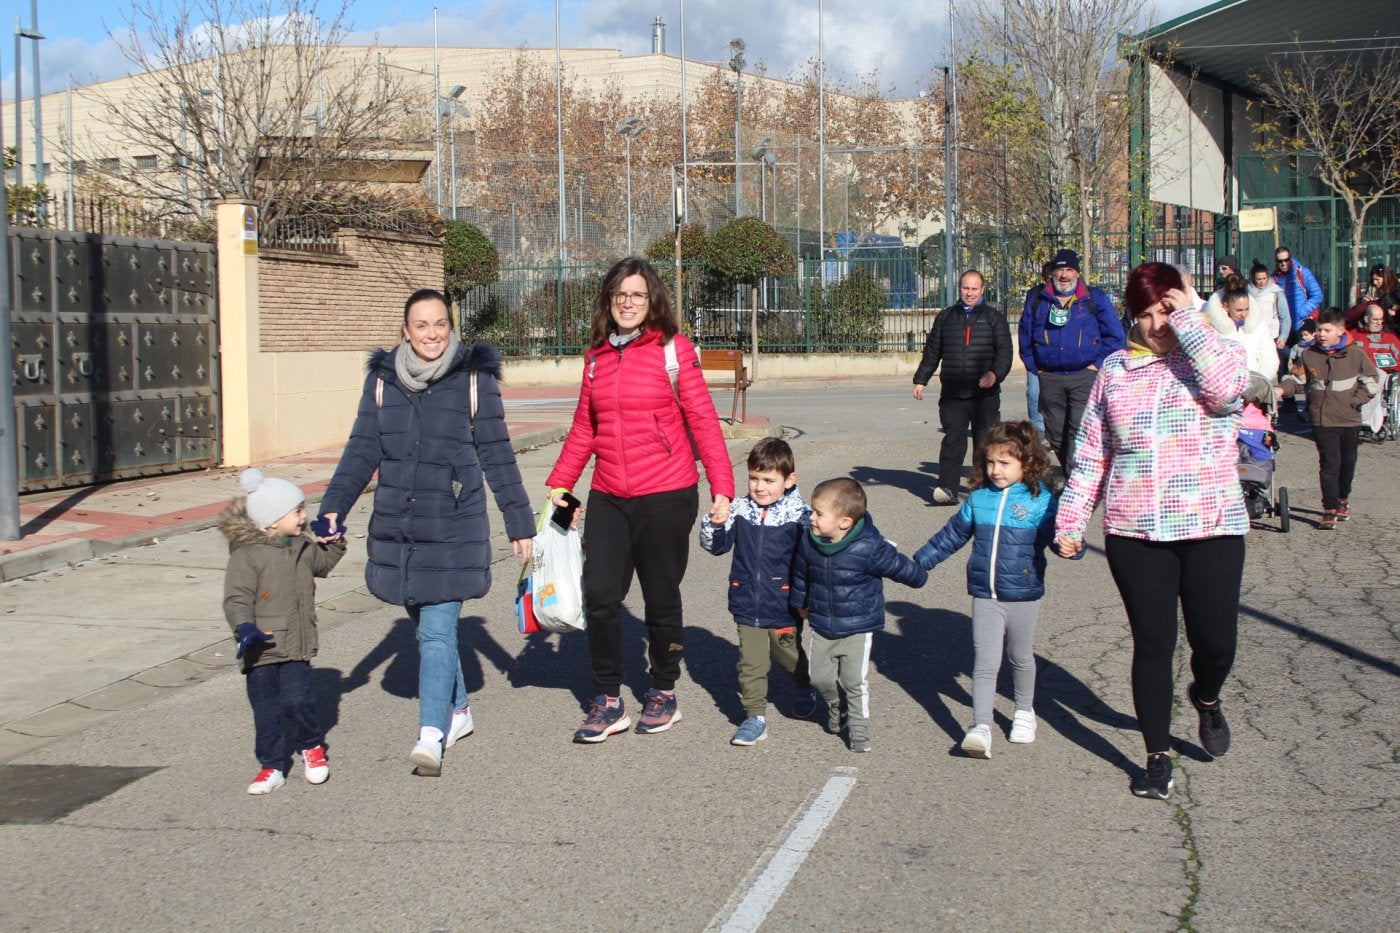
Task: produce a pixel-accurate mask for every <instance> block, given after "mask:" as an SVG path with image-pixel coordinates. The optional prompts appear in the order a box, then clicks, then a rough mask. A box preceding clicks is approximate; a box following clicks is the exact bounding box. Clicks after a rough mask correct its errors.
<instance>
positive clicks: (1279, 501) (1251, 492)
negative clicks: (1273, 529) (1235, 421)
mask: <svg viewBox="0 0 1400 933" xmlns="http://www.w3.org/2000/svg"><path fill="white" fill-rule="evenodd" d="M1238 444H1239V449H1240V461H1239V469H1240V488H1241V489H1243V490H1244V506H1245V510H1246V511H1247V512H1248V513H1249V518H1250V521H1258V520H1259V519H1261V518H1264V517H1265V516H1268V517H1270V518H1277V519H1278V530H1279V531H1281V532H1283V533H1284V534H1287V533H1288V529H1289V525H1290V521H1289V514H1288V490H1287V489H1286V488H1285V487H1283V486H1280V487H1278V488H1277V489H1275V488H1274V467H1275V466H1276V465H1277V464H1276V463H1275V460H1276V458H1277V455H1278V449H1279V443H1278V434H1277V433H1276V432H1275V431H1274V430H1273V426H1272V425H1271V424H1270V423H1269V415H1268V414H1266V413H1265V411H1264V410H1263V409H1262V408H1260V407H1259V406H1258V405H1257V404H1255V403H1254V402H1247V403H1245V406H1244V412H1243V414H1242V415H1241V417H1240V428H1239V441H1238Z"/></svg>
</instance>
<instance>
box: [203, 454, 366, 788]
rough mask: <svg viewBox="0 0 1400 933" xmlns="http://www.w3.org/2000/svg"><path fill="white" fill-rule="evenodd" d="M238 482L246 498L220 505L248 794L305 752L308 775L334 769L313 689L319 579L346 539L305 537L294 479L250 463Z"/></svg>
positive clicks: (317, 780) (281, 780)
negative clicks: (246, 707)
mask: <svg viewBox="0 0 1400 933" xmlns="http://www.w3.org/2000/svg"><path fill="white" fill-rule="evenodd" d="M239 482H240V483H242V485H243V488H244V490H246V491H247V493H248V495H247V497H246V498H243V499H237V500H235V501H234V502H233V503H232V504H231V505H230V506H229V507H228V508H227V509H225V510H224V513H223V515H221V516H220V523H219V530H220V531H222V532H223V533H224V537H226V538H228V542H229V558H228V567H227V568H226V569H225V571H224V616H225V617H226V618H227V619H228V624H229V627H230V628H232V629H233V632H234V635H235V636H237V638H238V653H237V657H238V658H239V659H240V660H241V661H242V662H243V673H244V675H245V676H246V678H247V688H248V702H249V703H250V704H251V705H252V707H253V735H254V738H253V749H254V752H255V753H256V754H257V756H258V765H259V766H260V767H261V769H262V770H260V771H259V772H258V775H257V777H256V778H254V779H253V783H252V784H250V785H248V793H250V794H270V793H272V792H273V791H274V790H276V789H277V788H279V787H281V786H282V785H283V784H285V783H286V782H287V781H286V774H287V772H288V771H289V770H290V769H291V764H292V753H293V752H294V751H297V752H301V756H302V763H303V765H304V767H305V774H306V780H307V781H309V782H310V783H312V784H324V783H325V782H326V779H327V778H329V777H330V774H331V769H330V765H329V764H328V763H327V761H326V747H325V738H326V736H325V733H324V732H323V731H321V727H320V726H319V725H318V722H317V716H316V696H315V694H314V693H313V692H312V690H311V659H312V658H313V657H315V656H316V649H317V645H318V643H317V637H316V581H315V578H316V577H324V576H326V575H327V574H329V573H330V572H331V568H333V567H334V566H335V565H336V564H337V563H338V562H339V561H340V559H341V558H342V557H344V556H345V539H344V536H343V535H339V536H337V538H336V539H334V540H328V541H326V542H324V543H318V542H317V541H315V540H313V539H312V538H310V537H308V536H307V535H305V534H303V532H304V531H305V529H306V508H305V507H304V505H303V502H304V501H305V497H304V496H303V495H302V492H301V490H300V489H298V488H297V487H296V486H295V485H294V484H292V483H289V482H287V481H286V480H284V479H276V478H274V477H269V476H264V475H263V473H262V471H261V470H256V469H254V470H245V471H244V472H243V475H242V476H240V477H239Z"/></svg>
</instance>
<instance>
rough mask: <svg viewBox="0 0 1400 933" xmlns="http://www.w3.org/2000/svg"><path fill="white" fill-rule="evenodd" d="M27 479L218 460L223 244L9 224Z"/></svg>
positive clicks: (46, 483) (144, 471) (89, 478)
mask: <svg viewBox="0 0 1400 933" xmlns="http://www.w3.org/2000/svg"><path fill="white" fill-rule="evenodd" d="M10 256H11V269H12V274H13V276H14V281H13V282H12V283H11V295H12V298H13V301H12V305H11V307H12V308H13V325H12V327H13V339H14V347H13V350H12V352H13V354H14V360H13V365H14V378H15V385H14V391H15V428H16V431H15V434H16V443H17V444H18V447H19V456H18V460H19V488H20V491H21V492H30V491H33V490H38V489H52V488H56V487H66V486H82V485H86V484H89V483H94V482H100V481H103V480H111V479H124V478H128V477H134V476H148V475H152V474H158V473H174V472H178V471H181V470H193V469H201V468H205V467H210V466H213V465H214V464H215V463H216V462H217V460H218V456H219V405H218V363H217V356H216V352H217V329H216V328H217V313H216V301H215V294H216V292H215V288H216V282H217V275H216V269H215V257H214V247H213V246H212V245H210V244H207V243H173V242H168V241H164V240H144V239H133V238H130V237H115V236H103V235H100V234H91V233H75V232H71V231H50V230H26V229H19V230H15V229H12V230H11V231H10Z"/></svg>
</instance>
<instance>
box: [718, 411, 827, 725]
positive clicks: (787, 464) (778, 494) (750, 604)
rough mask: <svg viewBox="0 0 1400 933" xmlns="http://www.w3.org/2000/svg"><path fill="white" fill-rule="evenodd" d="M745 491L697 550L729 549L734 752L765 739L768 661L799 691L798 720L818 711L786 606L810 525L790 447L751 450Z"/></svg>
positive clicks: (770, 441)
mask: <svg viewBox="0 0 1400 933" xmlns="http://www.w3.org/2000/svg"><path fill="white" fill-rule="evenodd" d="M748 469H749V492H748V495H746V496H740V497H739V498H737V499H735V500H734V503H733V504H732V505H731V506H730V509H729V515H728V517H726V518H725V519H724V520H723V521H721V522H718V523H716V522H713V521H711V519H710V518H709V517H708V516H706V517H703V518H701V519H700V546H701V547H702V548H704V549H705V550H707V551H709V552H710V553H711V554H716V555H719V554H724V553H727V552H728V551H729V549H730V548H731V547H732V548H733V549H734V562H733V564H732V565H731V567H730V570H729V611H730V613H732V614H733V616H734V621H735V623H736V624H737V627H738V630H739V697H740V700H741V701H742V702H743V704H744V716H745V717H746V718H745V719H744V721H743V723H741V724H740V726H739V730H738V731H737V732H735V733H734V737H733V738H732V739H730V740H729V742H730V744H731V745H753V744H755V743H756V742H759V741H761V740H762V739H765V738H767V737H768V719H767V716H766V715H765V714H766V713H767V711H768V670H769V667H770V661H769V659H770V658H771V659H772V661H773V662H776V663H777V665H778V666H779V667H781V668H782V669H783V670H785V671H787V673H788V675H789V676H790V677H792V681H793V683H794V684H796V685H797V690H798V694H797V701H796V702H795V703H794V704H793V712H794V713H795V714H796V715H797V716H798V717H799V718H801V719H806V718H807V717H809V716H811V715H812V713H813V712H815V711H816V708H817V695H816V692H815V691H814V690H813V689H812V681H811V678H810V677H809V676H808V674H807V654H806V652H805V651H803V650H802V626H801V622H802V620H801V619H800V618H798V617H797V614H796V613H794V612H793V611H792V607H791V606H790V605H788V591H789V588H790V583H791V580H792V556H793V554H794V553H795V552H796V551H797V544H798V538H799V537H800V536H801V535H802V534H803V532H804V530H805V529H806V526H807V515H808V513H809V511H810V510H809V509H808V508H807V503H806V502H804V501H802V494H801V493H800V492H798V491H797V470H796V467H795V465H794V462H793V455H792V448H791V447H790V446H788V443H787V441H785V440H783V439H782V438H777V437H765V438H764V439H763V440H761V441H759V442H758V443H757V444H755V445H754V447H753V450H751V451H749V462H748Z"/></svg>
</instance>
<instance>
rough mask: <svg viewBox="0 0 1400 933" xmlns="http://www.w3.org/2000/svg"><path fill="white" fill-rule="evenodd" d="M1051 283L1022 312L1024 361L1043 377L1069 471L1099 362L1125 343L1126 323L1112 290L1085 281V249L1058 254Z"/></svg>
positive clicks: (1051, 422) (1043, 403) (1053, 441)
mask: <svg viewBox="0 0 1400 933" xmlns="http://www.w3.org/2000/svg"><path fill="white" fill-rule="evenodd" d="M1054 267H1055V268H1054V271H1053V272H1052V273H1051V274H1050V283H1049V284H1048V285H1046V286H1045V287H1044V288H1042V289H1038V290H1037V291H1035V292H1033V293H1031V295H1030V296H1028V297H1027V299H1026V307H1025V310H1024V311H1023V312H1022V314H1021V327H1020V334H1019V338H1020V349H1021V361H1022V362H1023V363H1025V365H1026V369H1027V370H1028V371H1029V372H1031V373H1034V374H1035V375H1037V376H1038V377H1039V379H1040V413H1041V415H1042V416H1043V417H1044V418H1045V435H1046V439H1047V440H1048V441H1049V442H1050V446H1051V447H1052V448H1054V450H1055V456H1056V457H1058V458H1059V460H1060V466H1061V467H1063V468H1064V471H1065V475H1066V476H1068V475H1069V473H1070V471H1071V470H1072V469H1073V468H1074V450H1073V448H1074V438H1075V435H1077V434H1078V433H1079V420H1080V418H1082V417H1083V416H1084V406H1085V405H1086V404H1088V401H1089V390H1090V388H1092V387H1093V385H1094V379H1096V378H1097V377H1098V371H1099V367H1100V366H1102V365H1103V361H1104V359H1105V358H1107V357H1108V355H1109V354H1110V353H1112V352H1113V351H1115V350H1121V349H1123V346H1124V341H1123V325H1122V324H1121V323H1120V322H1119V320H1118V312H1117V311H1116V310H1115V309H1114V307H1113V302H1112V301H1110V300H1109V298H1108V296H1107V295H1105V294H1104V293H1103V292H1102V291H1100V290H1099V289H1097V288H1093V287H1091V286H1089V285H1086V284H1084V281H1083V279H1082V278H1081V277H1080V274H1079V254H1078V253H1076V252H1075V251H1074V250H1072V249H1062V250H1060V251H1059V252H1058V253H1056V254H1055V259H1054Z"/></svg>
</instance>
